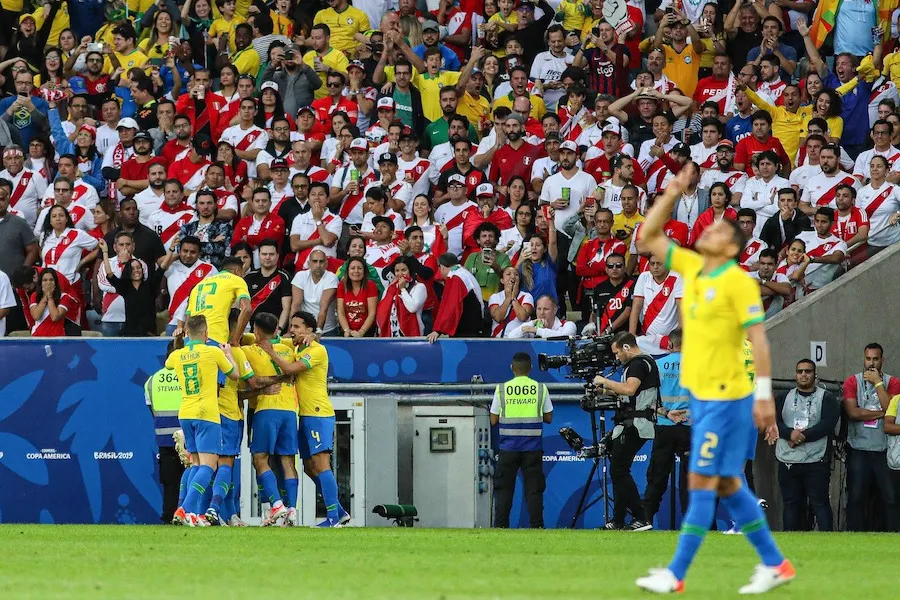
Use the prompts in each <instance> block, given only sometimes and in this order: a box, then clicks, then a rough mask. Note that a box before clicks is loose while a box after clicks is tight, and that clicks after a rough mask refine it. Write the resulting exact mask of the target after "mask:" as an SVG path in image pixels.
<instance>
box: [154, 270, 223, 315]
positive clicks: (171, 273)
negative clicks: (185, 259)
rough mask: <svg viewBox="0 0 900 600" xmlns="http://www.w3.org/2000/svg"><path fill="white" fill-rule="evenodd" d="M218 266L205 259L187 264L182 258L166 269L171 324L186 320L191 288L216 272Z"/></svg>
mask: <svg viewBox="0 0 900 600" xmlns="http://www.w3.org/2000/svg"><path fill="white" fill-rule="evenodd" d="M216 272H217V271H216V268H215V267H214V266H212V265H211V264H210V263H208V262H206V261H204V260H198V261H197V262H195V263H194V264H192V265H191V266H189V267H188V266H186V265H185V264H184V263H182V262H181V261H180V260H176V261H175V262H173V263H172V264H171V265H170V266H169V268H168V269H166V286H167V287H168V289H169V298H170V300H169V317H170V320H169V324H170V325H177V324H178V321H179V320H181V321H183V320H185V309H186V308H187V301H188V297H189V296H190V295H191V290H193V289H194V286H196V285H197V284H198V283H200V282H201V281H203V280H204V279H206V278H207V277H210V276H212V275H215V274H216Z"/></svg>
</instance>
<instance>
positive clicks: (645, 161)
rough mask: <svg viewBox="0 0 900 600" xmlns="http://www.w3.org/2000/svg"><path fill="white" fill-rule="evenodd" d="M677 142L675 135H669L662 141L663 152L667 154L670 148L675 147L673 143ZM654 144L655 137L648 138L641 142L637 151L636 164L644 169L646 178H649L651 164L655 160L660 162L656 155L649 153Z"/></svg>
mask: <svg viewBox="0 0 900 600" xmlns="http://www.w3.org/2000/svg"><path fill="white" fill-rule="evenodd" d="M677 143H678V139H677V138H675V136H670V137H669V141H667V142H664V143H663V146H662V148H663V152H664V153H666V154H668V153H669V152H671V151H672V148H674V147H675V144H677ZM655 145H656V138H652V139H649V140H647V141H645V142H644V143H643V144H641V149H640V151H639V152H638V164H639V165H640V166H641V169H643V170H644V173H646V174H647V180H648V181H649V180H650V175H651V169H650V167H651V165H652V164H653V163H656V162H662V161H660V160H659V158H657V157H656V156H653V155H652V154H650V149H651V148H653V146H655Z"/></svg>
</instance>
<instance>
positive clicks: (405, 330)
mask: <svg viewBox="0 0 900 600" xmlns="http://www.w3.org/2000/svg"><path fill="white" fill-rule="evenodd" d="M394 306H396V307H397V320H398V321H399V322H400V333H401V334H402V336H403V337H419V336H420V335H422V332H421V331H420V330H419V319H418V318H417V317H416V313H413V312H409V311H408V310H407V309H406V305H405V304H403V299H402V298H401V297H400V288H398V287H397V283H396V282H393V283H391V285H389V286H388V287H387V289H386V290H384V297H383V298H382V299H381V301H380V302H379V303H378V308H377V309H376V311H375V323H377V324H378V335H379V336H380V337H391V309H392V308H393V307H394Z"/></svg>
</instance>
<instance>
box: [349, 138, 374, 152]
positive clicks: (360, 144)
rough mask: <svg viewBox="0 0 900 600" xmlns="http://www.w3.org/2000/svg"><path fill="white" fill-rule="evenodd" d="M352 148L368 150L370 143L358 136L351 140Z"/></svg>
mask: <svg viewBox="0 0 900 600" xmlns="http://www.w3.org/2000/svg"><path fill="white" fill-rule="evenodd" d="M350 149H351V150H368V149H369V144H367V143H366V140H364V139H362V138H356V139H355V140H353V141H352V142H350Z"/></svg>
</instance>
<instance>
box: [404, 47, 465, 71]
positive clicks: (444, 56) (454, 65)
mask: <svg viewBox="0 0 900 600" xmlns="http://www.w3.org/2000/svg"><path fill="white" fill-rule="evenodd" d="M437 47H438V50H440V51H441V70H442V71H461V70H462V64H461V63H460V62H459V57H458V56H457V55H456V52H454V51H453V50H451V49H450V48H448V47H447V46H445V45H443V44H438V45H437ZM425 50H426V48H425V44H419V45H418V46H416V47H415V48H413V52H415V53H416V54H417V55H419V58H421V59H422V60H425Z"/></svg>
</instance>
